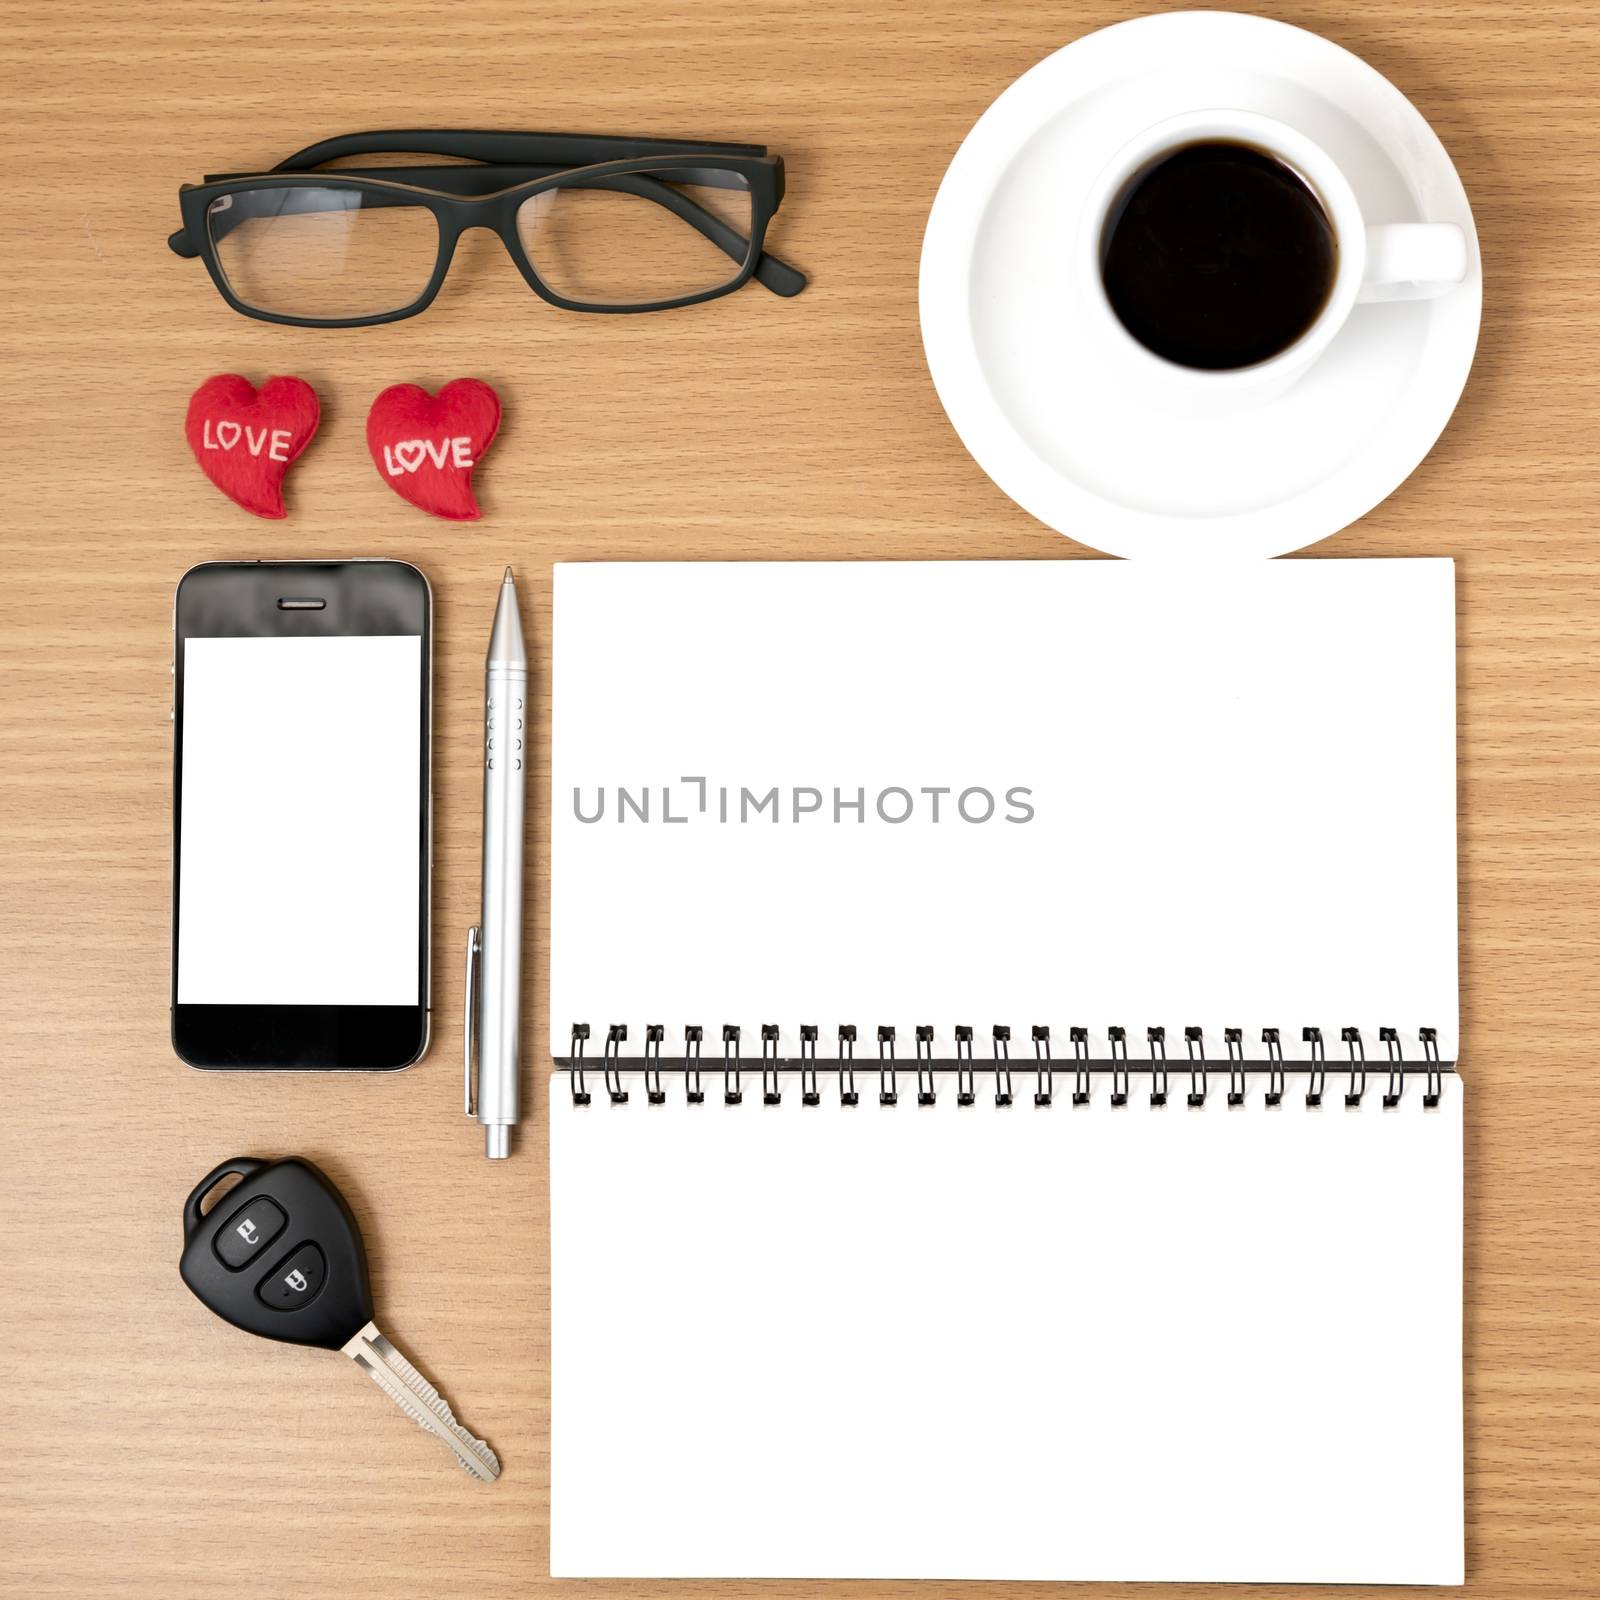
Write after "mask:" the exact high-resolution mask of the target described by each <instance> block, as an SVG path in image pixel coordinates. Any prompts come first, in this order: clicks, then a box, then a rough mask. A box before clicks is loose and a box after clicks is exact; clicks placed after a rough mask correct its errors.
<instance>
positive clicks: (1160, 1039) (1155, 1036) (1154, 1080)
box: [1144, 1028, 1167, 1106]
mask: <svg viewBox="0 0 1600 1600" xmlns="http://www.w3.org/2000/svg"><path fill="white" fill-rule="evenodd" d="M1144 1036H1145V1038H1146V1039H1147V1040H1148V1041H1149V1043H1150V1104H1151V1105H1153V1106H1164V1105H1165V1104H1166V1103H1167V1030H1166V1029H1165V1028H1146V1029H1145V1030H1144Z"/></svg>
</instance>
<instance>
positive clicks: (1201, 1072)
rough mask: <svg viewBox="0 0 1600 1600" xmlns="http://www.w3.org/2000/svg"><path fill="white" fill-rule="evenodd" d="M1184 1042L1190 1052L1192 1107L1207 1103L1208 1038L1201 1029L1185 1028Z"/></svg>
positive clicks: (1189, 1101) (1190, 1096) (1190, 1101)
mask: <svg viewBox="0 0 1600 1600" xmlns="http://www.w3.org/2000/svg"><path fill="white" fill-rule="evenodd" d="M1183 1042H1184V1045H1185V1046H1186V1048H1187V1049H1188V1051H1189V1100H1188V1103H1189V1104H1190V1105H1191V1106H1203V1105H1204V1104H1205V1103H1206V1089H1207V1088H1208V1087H1209V1085H1208V1083H1207V1081H1206V1036H1205V1031H1204V1030H1203V1029H1201V1028H1185V1029H1184V1030H1183Z"/></svg>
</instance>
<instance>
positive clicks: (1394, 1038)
mask: <svg viewBox="0 0 1600 1600" xmlns="http://www.w3.org/2000/svg"><path fill="white" fill-rule="evenodd" d="M1378 1039H1379V1042H1380V1043H1382V1044H1385V1045H1387V1046H1388V1047H1389V1087H1388V1088H1387V1089H1385V1090H1384V1091H1383V1109H1384V1110H1385V1111H1393V1110H1394V1108H1395V1107H1396V1106H1397V1105H1399V1104H1400V1096H1401V1095H1402V1094H1403V1093H1404V1092H1405V1086H1406V1072H1405V1066H1404V1062H1405V1053H1404V1052H1403V1051H1402V1050H1401V1048H1400V1030H1399V1029H1398V1028H1379V1029H1378Z"/></svg>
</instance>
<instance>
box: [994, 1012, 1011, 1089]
mask: <svg viewBox="0 0 1600 1600" xmlns="http://www.w3.org/2000/svg"><path fill="white" fill-rule="evenodd" d="M994 1103H995V1104H996V1105H997V1106H1008V1105H1010V1104H1011V1030H1010V1029H1009V1028H1007V1027H1004V1026H996V1028H995V1030H994Z"/></svg>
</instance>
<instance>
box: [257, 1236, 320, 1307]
mask: <svg viewBox="0 0 1600 1600" xmlns="http://www.w3.org/2000/svg"><path fill="white" fill-rule="evenodd" d="M327 1275H328V1267H327V1262H325V1261H324V1260H323V1258H322V1252H321V1251H320V1250H319V1249H318V1248H317V1247H316V1246H315V1245H314V1244H303V1245H301V1246H300V1248H299V1249H298V1250H296V1251H295V1253H294V1254H293V1255H292V1256H290V1257H289V1258H288V1259H287V1260H286V1261H280V1262H279V1263H278V1264H277V1266H275V1267H274V1268H273V1269H272V1271H271V1272H269V1273H268V1274H267V1275H266V1277H264V1278H263V1279H262V1280H261V1282H260V1283H259V1284H257V1286H256V1295H257V1298H259V1299H260V1301H261V1302H262V1304H263V1305H269V1306H271V1307H272V1309H273V1310H274V1311H298V1310H299V1309H300V1307H301V1306H305V1305H310V1304H311V1302H312V1301H313V1300H314V1299H316V1297H317V1291H318V1290H319V1289H321V1287H322V1280H323V1279H324V1278H325V1277H326V1276H327Z"/></svg>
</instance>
